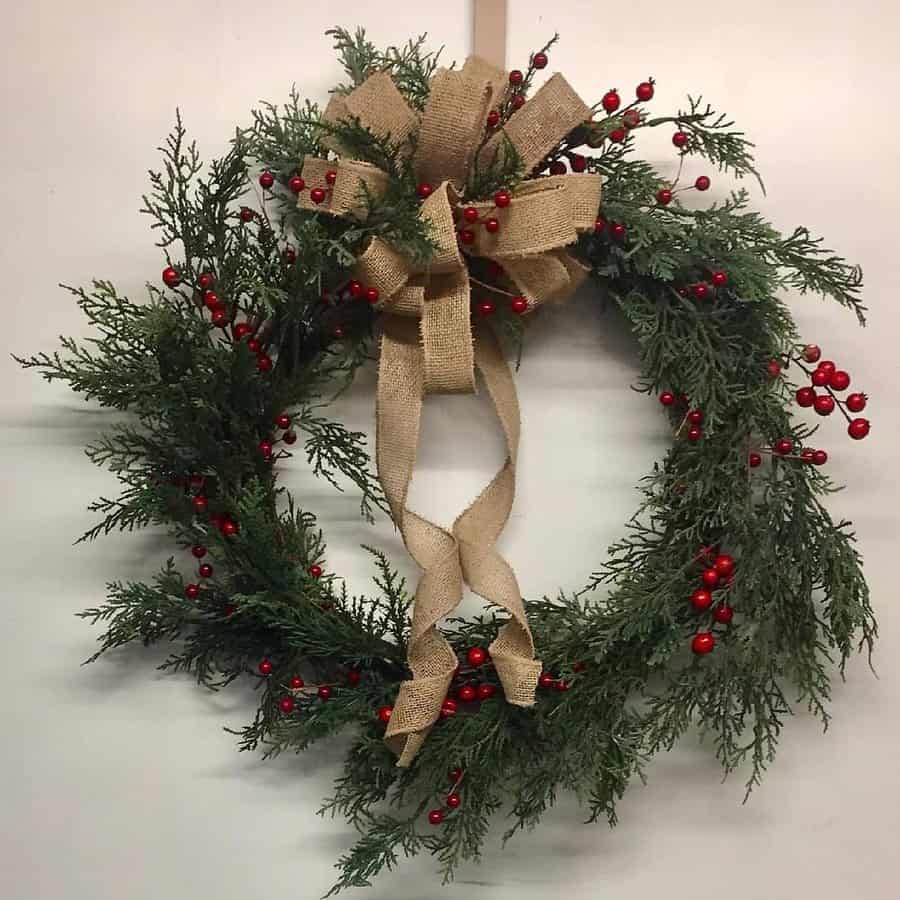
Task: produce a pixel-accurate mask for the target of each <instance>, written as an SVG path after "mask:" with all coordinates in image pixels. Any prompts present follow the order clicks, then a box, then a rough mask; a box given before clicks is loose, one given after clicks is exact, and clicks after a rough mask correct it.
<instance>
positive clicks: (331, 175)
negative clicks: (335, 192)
mask: <svg viewBox="0 0 900 900" xmlns="http://www.w3.org/2000/svg"><path fill="white" fill-rule="evenodd" d="M336 181H337V172H335V171H334V169H329V170H328V171H327V172H326V173H325V184H334V183H335V182H336Z"/></svg>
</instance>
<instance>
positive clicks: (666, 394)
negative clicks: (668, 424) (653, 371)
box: [659, 391, 675, 406]
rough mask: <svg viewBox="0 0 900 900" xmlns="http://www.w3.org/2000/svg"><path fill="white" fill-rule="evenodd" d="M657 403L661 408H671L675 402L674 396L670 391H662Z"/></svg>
mask: <svg viewBox="0 0 900 900" xmlns="http://www.w3.org/2000/svg"><path fill="white" fill-rule="evenodd" d="M659 402H660V403H662V405H663V406H671V405H672V404H673V403H674V402H675V395H674V394H673V393H672V392H671V391H663V392H662V393H661V394H660V395H659Z"/></svg>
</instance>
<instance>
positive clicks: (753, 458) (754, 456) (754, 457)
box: [747, 452, 762, 469]
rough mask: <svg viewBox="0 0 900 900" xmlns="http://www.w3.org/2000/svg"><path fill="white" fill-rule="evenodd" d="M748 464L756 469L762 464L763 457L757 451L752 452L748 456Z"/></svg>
mask: <svg viewBox="0 0 900 900" xmlns="http://www.w3.org/2000/svg"><path fill="white" fill-rule="evenodd" d="M747 465H749V466H750V468H751V469H755V468H756V467H757V466H761V465H762V457H761V456H760V455H759V454H758V453H756V452H753V453H751V454H750V455H749V456H748V457H747Z"/></svg>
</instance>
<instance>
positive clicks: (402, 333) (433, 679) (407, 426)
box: [376, 316, 462, 767]
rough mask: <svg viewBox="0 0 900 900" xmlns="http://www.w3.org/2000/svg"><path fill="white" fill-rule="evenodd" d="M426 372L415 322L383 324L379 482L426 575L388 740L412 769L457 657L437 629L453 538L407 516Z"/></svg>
mask: <svg viewBox="0 0 900 900" xmlns="http://www.w3.org/2000/svg"><path fill="white" fill-rule="evenodd" d="M424 378H425V365H424V358H423V351H422V348H421V346H420V344H419V339H418V329H417V327H416V322H415V320H412V319H400V318H394V317H393V316H388V317H386V324H385V332H384V337H383V338H382V343H381V361H380V363H379V369H378V407H377V426H376V460H377V466H378V477H379V479H380V481H381V484H382V487H383V488H384V492H385V496H386V497H387V500H388V503H389V505H390V507H391V512H392V514H393V517H394V521H395V522H396V523H397V526H398V527H399V529H400V533H401V534H402V536H403V540H404V543H405V544H406V547H407V549H408V550H409V552H410V555H411V556H412V557H413V559H415V560H416V562H417V563H418V564H419V566H421V568H422V570H423V572H422V577H421V578H420V580H419V584H418V586H417V588H416V595H415V605H414V607H413V614H412V624H411V631H410V638H409V646H408V648H407V659H408V662H409V667H410V670H411V671H412V676H413V677H412V679H411V680H407V681H404V682H403V683H402V684H401V685H400V690H399V693H398V695H397V699H396V701H395V703H394V711H393V714H392V715H391V718H390V721H389V723H388V727H387V730H386V732H385V740H386V741H387V743H388V745H389V746H390V747H391V749H393V750H394V751H395V752H396V753H397V754H398V756H399V758H398V760H397V765H398V766H401V767H406V766H409V764H410V763H411V762H412V760H413V757H414V756H415V755H416V753H417V752H418V750H419V748H420V747H421V745H422V743H423V742H424V740H425V738H426V737H427V735H428V732H429V731H430V730H431V726H432V725H433V724H434V723H435V722H436V721H437V719H438V717H439V715H440V712H441V705H442V703H443V701H444V698H445V697H446V695H447V690H448V688H449V687H450V682H451V681H452V679H453V672H454V670H455V669H456V663H457V660H456V654H455V653H454V652H453V648H452V647H451V646H450V644H449V642H448V641H447V639H446V638H445V637H444V636H443V635H442V634H441V633H440V631H438V629H437V623H438V622H439V621H440V620H441V619H442V618H443V617H444V616H446V615H448V614H449V613H450V612H452V611H453V610H454V609H455V608H456V607H457V606H458V605H459V602H460V601H461V600H462V570H461V568H460V562H459V550H458V546H457V541H456V538H455V537H454V536H453V535H452V534H450V533H449V532H447V531H445V530H444V529H443V528H440V527H438V526H437V525H435V524H433V523H432V522H429V521H427V520H426V519H423V518H422V517H421V516H418V515H416V514H415V513H413V512H410V511H409V510H408V509H407V508H406V499H407V495H408V493H409V483H410V480H411V479H412V472H413V467H414V465H415V458H416V448H417V445H418V439H419V423H420V419H421V413H422V397H423V395H424Z"/></svg>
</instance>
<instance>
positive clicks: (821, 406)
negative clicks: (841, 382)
mask: <svg viewBox="0 0 900 900" xmlns="http://www.w3.org/2000/svg"><path fill="white" fill-rule="evenodd" d="M813 405H814V407H815V410H816V412H817V413H818V414H819V415H820V416H830V415H831V414H832V413H833V412H834V399H833V398H832V396H831V395H830V394H820V395H819V396H818V397H816V400H815V403H814V404H813Z"/></svg>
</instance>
